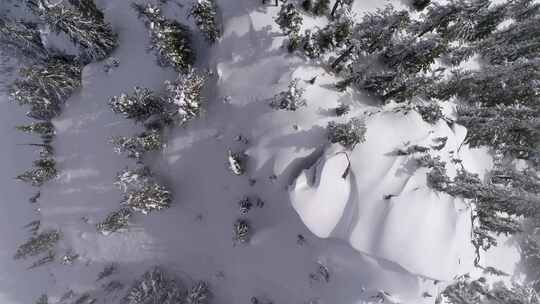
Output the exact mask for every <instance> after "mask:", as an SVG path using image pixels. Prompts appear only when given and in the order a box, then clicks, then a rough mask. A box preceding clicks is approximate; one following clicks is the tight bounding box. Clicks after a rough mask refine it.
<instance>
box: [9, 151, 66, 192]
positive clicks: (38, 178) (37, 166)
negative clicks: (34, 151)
mask: <svg viewBox="0 0 540 304" xmlns="http://www.w3.org/2000/svg"><path fill="white" fill-rule="evenodd" d="M57 174H58V171H57V170H56V162H55V161H54V159H52V158H42V159H38V160H36V161H34V166H33V168H32V169H29V170H27V171H25V172H24V173H23V174H20V175H18V176H17V177H16V178H17V179H18V180H20V181H23V182H26V183H29V184H30V185H32V186H34V187H39V186H41V185H43V184H44V183H45V182H47V181H49V180H51V179H53V178H55V177H56V176H57Z"/></svg>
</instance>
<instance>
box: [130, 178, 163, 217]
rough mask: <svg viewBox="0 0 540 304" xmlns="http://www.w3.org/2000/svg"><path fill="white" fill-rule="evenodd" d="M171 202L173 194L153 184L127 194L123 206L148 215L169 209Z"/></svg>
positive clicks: (161, 186)
mask: <svg viewBox="0 0 540 304" xmlns="http://www.w3.org/2000/svg"><path fill="white" fill-rule="evenodd" d="M171 201H172V197H171V192H170V191H169V190H168V189H167V188H165V187H164V186H163V185H160V184H158V183H151V184H149V185H145V186H144V187H142V188H141V189H138V190H134V191H130V192H128V193H126V195H125V196H124V198H123V199H122V201H121V204H122V205H125V206H128V207H129V208H131V209H132V210H133V211H137V212H140V213H142V214H145V215H146V214H149V213H150V212H152V211H159V210H161V209H166V208H169V207H170V205H171Z"/></svg>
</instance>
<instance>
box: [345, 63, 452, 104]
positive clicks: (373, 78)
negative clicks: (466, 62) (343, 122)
mask: <svg viewBox="0 0 540 304" xmlns="http://www.w3.org/2000/svg"><path fill="white" fill-rule="evenodd" d="M441 72H442V70H434V71H432V72H431V74H426V73H417V74H404V73H400V72H398V71H395V70H381V69H380V68H377V67H372V66H370V65H359V66H352V67H351V71H350V72H349V75H350V76H347V78H345V79H344V80H342V81H340V82H338V83H337V84H336V87H337V88H338V89H340V90H345V89H346V88H347V87H348V86H349V85H351V84H353V85H354V86H355V87H356V88H357V89H359V90H363V91H364V92H366V93H367V94H368V95H371V96H373V97H377V98H380V99H381V101H382V102H388V101H392V100H393V101H395V102H398V103H400V102H406V101H410V100H411V99H412V98H413V97H415V96H422V97H427V98H431V97H432V96H431V95H433V88H434V87H435V85H436V84H437V83H438V81H439V80H440V79H441V78H442V73H441Z"/></svg>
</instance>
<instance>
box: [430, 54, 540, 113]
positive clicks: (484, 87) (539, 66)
mask: <svg viewBox="0 0 540 304" xmlns="http://www.w3.org/2000/svg"><path fill="white" fill-rule="evenodd" d="M538 81H540V59H537V60H526V61H525V60H524V61H519V62H515V63H512V64H507V65H504V66H502V65H497V66H494V65H486V66H483V67H482V69H481V70H479V71H462V70H455V71H452V75H451V77H450V78H449V80H448V82H446V83H445V85H444V86H441V89H439V90H438V91H437V95H438V98H439V99H443V100H447V99H449V98H451V97H454V96H455V97H457V98H458V99H459V100H461V101H463V102H466V103H468V104H480V105H483V106H489V105H497V104H505V105H512V104H520V105H524V106H527V105H528V106H534V105H535V104H536V101H537V100H538V93H537V92H536V89H535V88H536V83H537V82H538Z"/></svg>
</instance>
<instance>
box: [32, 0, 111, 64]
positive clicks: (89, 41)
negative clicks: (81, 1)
mask: <svg viewBox="0 0 540 304" xmlns="http://www.w3.org/2000/svg"><path fill="white" fill-rule="evenodd" d="M28 6H29V7H30V9H31V10H32V11H33V12H34V13H35V14H36V15H38V16H39V17H40V18H41V19H42V20H43V21H45V22H46V23H47V24H48V25H49V27H50V28H51V30H53V31H54V32H56V33H57V34H59V33H65V34H66V35H67V36H68V37H69V39H70V40H71V41H72V42H73V43H74V44H76V45H78V46H79V47H80V50H81V53H82V55H81V57H82V61H83V62H91V61H99V60H102V59H105V58H106V57H107V56H109V54H110V53H111V52H112V51H113V50H114V49H115V48H116V47H117V46H118V37H117V35H116V33H114V31H113V30H112V28H111V26H110V25H109V24H107V23H105V22H104V21H103V20H100V19H97V18H95V17H94V14H91V15H89V14H88V12H85V11H81V10H78V9H76V8H70V7H67V6H65V5H62V4H56V5H52V4H51V3H49V1H48V0H30V1H28Z"/></svg>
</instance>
